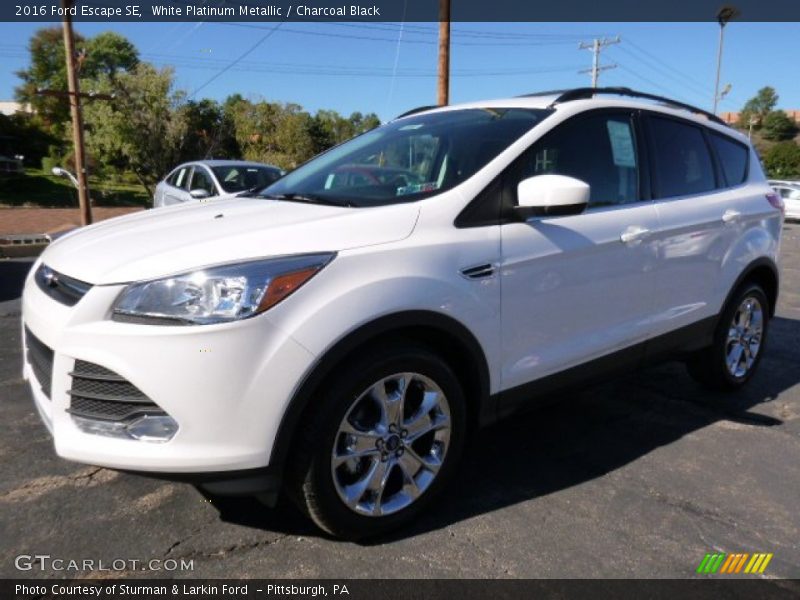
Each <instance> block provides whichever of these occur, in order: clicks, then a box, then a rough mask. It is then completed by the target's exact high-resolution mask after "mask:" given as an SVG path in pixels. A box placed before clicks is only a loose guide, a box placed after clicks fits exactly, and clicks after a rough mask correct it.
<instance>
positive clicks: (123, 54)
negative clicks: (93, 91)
mask: <svg viewBox="0 0 800 600" xmlns="http://www.w3.org/2000/svg"><path fill="white" fill-rule="evenodd" d="M138 64H139V51H138V50H137V49H136V46H134V45H133V44H132V43H131V42H130V41H128V39H127V38H126V37H124V36H121V35H120V34H118V33H115V32H113V31H106V32H104V33H100V34H98V35H96V36H95V37H93V38H89V40H87V43H86V49H85V58H84V60H83V62H82V63H81V71H80V75H81V77H85V78H87V79H94V78H96V77H98V76H100V75H107V76H109V77H114V76H115V75H116V74H117V73H119V72H120V71H130V70H132V69H134V68H135V67H136V65H138Z"/></svg>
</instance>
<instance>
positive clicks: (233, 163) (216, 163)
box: [180, 159, 280, 171]
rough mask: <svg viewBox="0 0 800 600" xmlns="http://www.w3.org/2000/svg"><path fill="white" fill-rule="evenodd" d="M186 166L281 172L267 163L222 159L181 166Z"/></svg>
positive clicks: (199, 161)
mask: <svg viewBox="0 0 800 600" xmlns="http://www.w3.org/2000/svg"><path fill="white" fill-rule="evenodd" d="M186 165H205V166H207V167H237V166H243V167H267V168H269V169H277V170H279V171H280V167H276V166H275V165H268V164H266V163H260V162H255V161H251V160H222V159H209V160H192V161H189V162H187V163H184V164H182V165H180V166H181V167H183V166H186Z"/></svg>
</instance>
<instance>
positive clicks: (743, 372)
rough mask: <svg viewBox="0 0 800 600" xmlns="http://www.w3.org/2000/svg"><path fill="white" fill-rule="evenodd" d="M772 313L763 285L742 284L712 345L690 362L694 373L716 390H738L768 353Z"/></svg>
mask: <svg viewBox="0 0 800 600" xmlns="http://www.w3.org/2000/svg"><path fill="white" fill-rule="evenodd" d="M769 313H770V310H769V300H767V296H766V294H765V293H764V290H763V289H762V288H761V286H759V285H758V284H756V283H747V284H745V285H744V286H742V287H741V288H740V289H739V290H738V291H737V293H736V294H734V296H733V297H732V298H731V300H730V302H729V303H728V304H727V305H726V307H725V309H724V310H723V311H722V315H721V316H720V320H719V323H718V324H717V328H716V331H715V332H714V341H713V343H712V345H711V346H709V347H708V348H705V349H704V350H701V351H700V352H698V353H697V354H696V355H695V356H694V357H692V358H691V359H690V361H689V362H688V363H687V366H688V369H689V373H690V374H691V376H692V377H693V378H694V379H696V380H697V381H698V382H700V383H701V384H703V385H704V386H706V387H708V388H710V389H714V390H728V391H730V390H736V389H739V388H740V387H742V386H743V385H744V384H746V383H747V382H748V381H749V380H750V379H751V378H752V377H753V375H754V374H755V372H756V369H757V368H758V364H759V363H760V362H761V357H762V356H763V354H764V344H765V342H766V340H767V329H768V326H769Z"/></svg>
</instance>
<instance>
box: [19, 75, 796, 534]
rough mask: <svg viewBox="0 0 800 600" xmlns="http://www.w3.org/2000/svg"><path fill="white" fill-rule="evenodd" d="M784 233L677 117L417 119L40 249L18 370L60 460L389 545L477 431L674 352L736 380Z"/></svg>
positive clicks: (516, 113)
mask: <svg viewBox="0 0 800 600" xmlns="http://www.w3.org/2000/svg"><path fill="white" fill-rule="evenodd" d="M622 96H628V97H630V98H632V99H625V98H622ZM654 100H655V101H654ZM782 219H783V215H782V203H781V200H780V198H779V197H778V196H777V195H776V194H775V193H774V191H773V190H772V189H771V188H770V187H769V185H768V184H767V182H766V180H765V178H764V174H763V172H762V169H761V166H760V165H759V161H758V158H757V156H756V154H755V153H754V151H753V150H752V148H751V147H750V145H749V144H748V141H747V138H745V137H743V136H742V135H740V134H738V133H737V132H735V131H734V130H732V129H730V128H728V127H726V126H725V125H724V124H723V123H722V122H720V121H719V120H718V119H716V118H715V117H713V115H709V114H707V113H703V111H700V110H699V109H694V108H692V107H689V106H687V105H683V104H680V103H676V102H672V101H668V100H666V99H663V98H659V97H655V96H650V95H647V94H642V93H638V92H633V91H631V90H628V89H626V88H606V89H600V90H591V89H578V90H571V91H567V92H558V93H555V92H554V93H545V94H537V95H531V96H526V97H520V98H512V99H505V100H494V101H486V102H476V103H472V104H465V105H460V106H449V107H445V108H439V109H426V110H419V111H412V112H411V113H408V114H406V115H403V116H402V117H400V118H398V119H396V120H394V121H392V122H390V123H388V124H386V125H384V126H382V127H380V128H378V129H375V130H373V131H370V132H368V133H366V134H363V135H361V136H359V137H357V138H355V139H353V140H351V141H349V142H347V143H345V144H342V145H340V146H337V147H335V148H333V149H332V150H330V151H328V152H326V153H324V154H322V155H320V156H318V157H317V158H315V159H314V160H312V161H310V162H308V163H307V164H305V165H303V166H301V167H300V168H298V169H297V170H295V171H293V172H292V173H289V174H288V175H286V176H285V177H283V178H282V179H280V180H279V181H278V182H276V183H274V184H272V185H271V186H269V187H267V188H266V189H264V190H261V191H260V192H259V193H258V194H254V195H253V197H250V198H239V199H233V200H223V201H220V202H217V203H213V204H204V205H197V206H192V207H181V208H165V209H163V210H160V211H156V212H144V213H139V214H136V215H131V216H127V217H121V218H118V219H113V220H110V221H105V222H102V223H99V224H96V225H93V226H91V227H87V228H84V229H81V230H78V231H75V232H74V233H71V234H68V235H66V236H64V237H63V238H61V239H59V240H58V241H56V242H55V243H53V244H52V245H51V246H50V247H49V248H48V249H47V250H46V251H45V252H44V253H43V254H42V256H41V259H40V260H38V261H37V262H36V264H35V265H34V268H33V269H32V271H31V274H30V275H29V277H28V279H27V282H26V286H25V291H24V298H23V314H22V319H23V328H24V344H25V351H26V354H25V356H26V359H25V364H24V376H25V377H26V378H27V379H28V380H29V381H30V384H31V389H32V392H33V396H34V399H35V404H36V407H37V408H38V410H39V412H40V413H41V416H42V418H43V420H44V422H45V423H46V424H47V426H48V428H49V429H50V431H51V432H52V434H53V437H54V440H55V449H56V452H57V453H58V454H59V455H60V456H62V457H64V458H67V459H71V460H76V461H80V462H86V463H91V464H95V465H103V466H106V467H111V468H116V469H123V470H132V471H144V472H151V473H152V472H158V473H161V474H168V475H169V476H172V477H182V478H187V479H189V480H193V481H196V482H199V483H200V484H201V485H203V486H204V487H205V488H206V489H208V490H209V491H210V492H212V493H253V494H261V495H264V494H266V496H267V498H268V499H273V500H274V498H275V496H276V494H277V491H278V488H279V486H282V487H283V488H284V489H285V490H286V491H287V492H288V493H289V494H290V495H291V496H292V497H293V498H294V499H295V500H296V501H297V503H298V504H299V506H300V507H301V508H302V509H303V510H304V511H306V512H307V514H308V515H310V516H311V518H313V520H314V521H315V522H316V523H317V524H318V525H319V526H320V527H322V528H323V529H325V530H327V531H328V532H331V533H333V534H336V535H338V536H342V537H348V538H356V537H359V536H364V535H371V534H376V533H380V532H383V531H386V530H388V529H390V528H393V527H396V526H398V525H400V524H401V523H405V522H407V521H408V520H409V519H410V518H412V517H413V516H414V515H415V514H417V513H419V512H420V511H421V510H423V509H424V507H425V506H426V505H427V504H428V503H429V502H430V500H431V499H432V498H433V497H434V496H435V495H436V492H438V491H439V490H440V489H441V488H443V487H444V486H445V484H446V483H447V481H448V480H449V479H450V478H451V477H452V475H453V472H454V469H455V468H456V464H457V463H458V460H459V456H460V455H461V452H462V449H463V448H464V446H465V444H468V443H469V439H470V436H471V435H472V434H473V433H474V431H475V430H476V428H477V427H480V426H483V425H486V424H488V423H492V422H494V421H496V420H497V419H498V418H500V417H503V416H505V415H509V414H511V413H512V412H514V411H517V410H519V409H525V408H529V407H531V406H534V405H535V404H536V401H537V399H538V398H541V397H542V396H543V394H545V393H547V392H550V391H551V390H553V389H554V388H555V387H557V386H561V385H564V384H572V385H574V384H576V383H580V382H582V381H585V379H586V378H587V377H595V376H597V375H599V374H604V373H608V372H610V371H613V370H617V369H620V368H623V369H625V368H630V367H632V366H636V365H638V364H641V363H643V362H645V361H650V360H652V359H653V358H659V357H674V356H679V357H685V358H686V359H688V364H689V368H690V372H691V373H692V374H693V375H694V376H695V377H696V378H697V379H699V380H700V381H701V382H702V383H704V384H707V385H710V386H714V387H717V388H727V389H735V388H737V387H739V386H741V385H742V384H744V383H745V382H746V381H747V380H748V379H750V377H751V376H752V375H753V373H754V371H755V369H756V367H757V366H758V363H759V360H760V359H761V357H762V355H763V351H764V343H765V341H766V335H767V326H768V323H769V320H770V317H771V316H772V315H773V313H774V310H775V303H776V298H777V294H778V270H777V267H776V263H777V255H778V247H779V236H780V231H781V223H782Z"/></svg>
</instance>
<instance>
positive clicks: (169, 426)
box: [126, 415, 178, 442]
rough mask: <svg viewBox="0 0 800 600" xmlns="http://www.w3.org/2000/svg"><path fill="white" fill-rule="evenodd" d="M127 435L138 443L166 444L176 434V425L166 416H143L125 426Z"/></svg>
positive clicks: (173, 420)
mask: <svg viewBox="0 0 800 600" xmlns="http://www.w3.org/2000/svg"><path fill="white" fill-rule="evenodd" d="M126 429H127V432H128V435H129V436H131V437H132V438H133V439H135V440H139V441H140V442H168V441H169V440H171V439H172V438H173V437H174V436H175V434H176V433H177V432H178V423H177V422H176V421H175V419H173V418H172V417H168V416H167V415H145V416H144V417H139V418H138V419H136V420H135V421H132V422H131V423H129V424H128V425H127V428H126Z"/></svg>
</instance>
